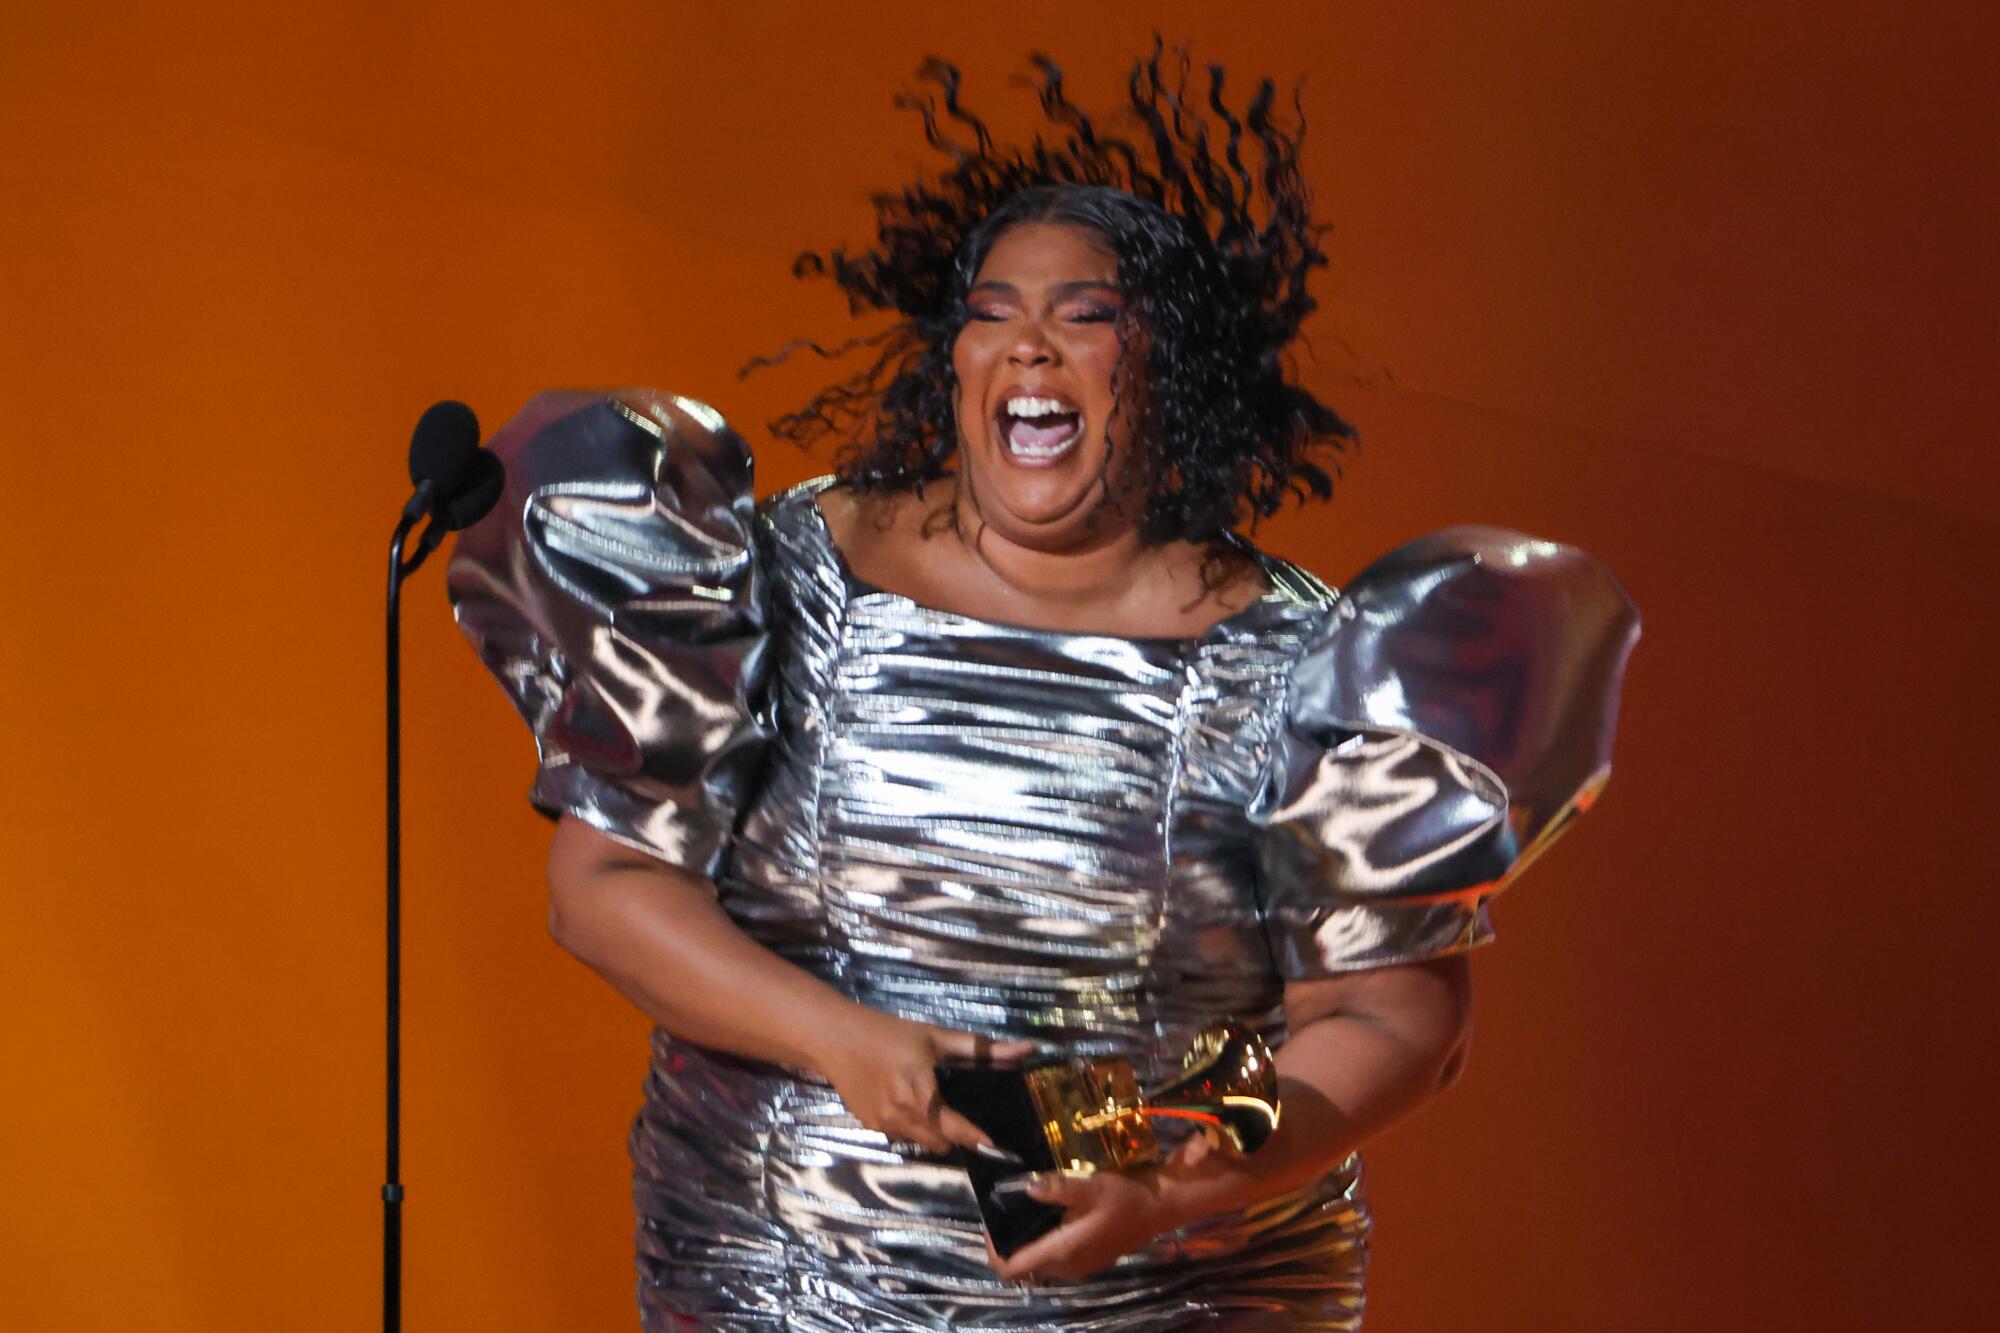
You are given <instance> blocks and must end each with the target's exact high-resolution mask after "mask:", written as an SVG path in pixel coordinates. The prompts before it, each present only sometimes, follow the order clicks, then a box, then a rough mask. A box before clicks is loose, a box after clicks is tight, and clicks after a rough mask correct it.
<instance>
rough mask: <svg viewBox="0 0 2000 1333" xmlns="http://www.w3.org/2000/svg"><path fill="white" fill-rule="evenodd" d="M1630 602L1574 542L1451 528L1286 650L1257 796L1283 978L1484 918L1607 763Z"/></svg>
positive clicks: (1376, 575)
mask: <svg viewBox="0 0 2000 1333" xmlns="http://www.w3.org/2000/svg"><path fill="white" fill-rule="evenodd" d="M1638 637H1639V618H1638V614H1637V613H1636V612H1635V611H1634V610H1633V608H1632V604H1631V602H1630V601H1629V600H1628V599H1627V598H1626V596H1625V593H1624V590H1623V589H1622V588H1620V587H1619V585H1618V582H1617V580H1616V579H1614V578H1612V576H1611V574H1610V572H1609V571H1607V570H1606V569H1605V568H1604V566H1603V565H1601V564H1599V563H1598V562H1597V561H1596V560H1594V559H1592V558H1591V557H1590V556H1588V555H1585V554H1584V553H1583V552H1581V551H1578V550H1576V549H1575V548H1573V547H1568V546H1561V545H1558V544H1556V543H1553V542H1543V541H1536V540H1534V539H1533V538H1530V537H1525V536H1522V535H1521V534H1520V533H1516V532H1508V531H1506V530H1504V529H1500V528H1482V527H1461V528H1451V529H1448V530H1446V531H1444V532H1440V533H1436V534H1434V535H1432V536H1429V537H1424V538H1420V539H1418V540H1417V541H1414V542H1411V543H1409V544H1408V545H1405V546H1402V547H1398V548H1397V549H1396V550H1394V551H1392V552H1390V553H1389V554H1388V555H1387V556H1384V557H1383V558H1382V559H1380V560H1378V561H1376V562H1375V563H1374V564H1373V565H1371V566H1369V567H1368V568H1367V569H1366V570H1364V571H1363V572H1362V573H1361V574H1360V575H1359V576H1358V577H1357V578H1356V579H1355V580H1354V582H1353V583H1352V584H1351V585H1350V586H1349V588H1348V589H1347V591H1346V595H1345V596H1344V597H1343V598H1341V599H1340V600H1339V601H1338V602H1337V603H1335V605H1334V606H1333V608H1332V611H1331V613H1330V614H1329V616H1328V619H1327V622H1326V624H1325V626H1324V627H1323V628H1322V630H1321V631H1320V632H1319V633H1318V635H1317V636H1316V637H1315V638H1314V639H1313V641H1312V642H1311V643H1310V644H1309V645H1308V647H1307V649H1306V651H1305V652H1304V653H1303V654H1302V655H1301V657H1300V658H1299V660H1298V662H1297V664H1296V666H1295V667H1294V669H1293V672H1292V675H1291V679H1290V685H1289V693H1288V697H1287V700H1286V706H1285V713H1284V720H1283V723H1282V725H1281V726H1280V727H1279V729H1278V732H1277V735H1276V737H1275V739H1274V743H1273V745H1272V749H1271V756H1270V762H1269V764H1268V765H1267V767H1266V769H1265V772H1264V774H1263V778H1262V781H1261V783H1260V785H1259V789H1258V794H1257V796H1256V798H1255V799H1254V801H1253V803H1252V806H1251V809H1250V815H1251V822H1252V824H1253V826H1254V829H1255V835H1254V836H1255V838H1256V851H1257V861H1258V882H1259V888H1260V892H1261V894H1262V897H1263V901H1262V907H1263V911H1264V916H1265V922H1266V928H1267V930H1268V932H1269V936H1270V940H1271V945H1272V950H1273V953H1274V956H1275V957H1276V959H1277V961H1278V965H1279V970H1280V972H1281V973H1282V974H1283V975H1284V976H1285V977H1286V978H1288V979H1306V978H1312V977H1319V976H1326V975H1329V974H1331V973H1335V972H1340V971H1346V970H1351V969H1356V968H1365V967H1379V966H1385V965H1388V964H1392V963H1402V962H1410V961H1414V960H1416V959H1421V958H1429V957H1434V956H1437V955H1440V954H1448V953H1455V952H1459V951H1461V950H1464V949H1469V948H1471V947H1473V946H1474V945H1476V944H1479V943H1482V942H1483V941H1484V940H1486V939H1487V938H1489V937H1490V936H1491V935H1492V925H1491V923H1490V921H1489V920H1488V917H1487V910H1486V904H1487V902H1488V900H1489V899H1490V898H1492V896H1493V895H1494V894H1496V893H1498V892H1499V891H1500V890H1501V889H1502V888H1504V887H1505V886H1506V885H1507V884H1508V883H1509V882H1510V881H1511V880H1512V879H1513V878H1514V877H1515V876H1516V875H1518V874H1520V872H1521V871H1522V870H1523V869H1525V868H1526V866H1527V865H1528V863H1529V862H1530V861H1532V860H1533V859H1534V858H1535V857H1536V856H1537V855H1539V854H1540V853H1541V852H1542V851H1543V850H1544V849H1546V848H1547V847H1548V845H1549V843H1550V842H1552V841H1553V840H1554V839H1555V838H1556V836H1557V835H1558V834H1560V833H1561V832H1562V831H1563V829H1564V828H1566V827H1567V826H1568V824H1569V822H1570V820H1571V819H1572V818H1573V817H1574V816H1576V815H1577V814H1579V813H1580V812H1582V811H1584V810H1586V809H1588V808H1589V806H1590V804H1591V802H1592V801H1593V800H1595V799H1596V796H1597V794H1598V792H1599V791H1600V790H1601V789H1602V788H1603V786H1604V783H1605V780H1606V779H1607V778H1608V777H1609V776H1610V773H1611V739H1612V732H1613V730H1614V728H1615V725H1616V722H1617V716H1618V690H1619V683H1620V680H1621V678H1622V676H1623V673H1624V668H1625V659H1626V656H1627V654H1628V653H1629V652H1630V651H1631V648H1632V645H1633V644H1634V643H1635V642H1636V641H1637V639H1638Z"/></svg>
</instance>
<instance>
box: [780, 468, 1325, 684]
mask: <svg viewBox="0 0 2000 1333" xmlns="http://www.w3.org/2000/svg"><path fill="white" fill-rule="evenodd" d="M838 484H839V478H837V477H835V476H833V475H832V474H830V473H829V474H827V475H826V476H821V477H814V478H812V479H811V480H810V481H803V482H800V483H799V484H798V485H796V486H794V487H792V488H790V489H789V490H787V491H785V492H784V493H783V494H781V495H779V496H778V497H777V502H780V503H782V502H785V501H791V502H793V503H802V504H804V506H805V507H806V508H807V509H808V510H810V511H811V512H812V521H813V531H814V535H815V536H816V537H817V538H818V540H819V544H820V546H821V548H822V549H823V550H824V551H825V552H826V554H827V557H828V559H829V560H830V562H831V563H832V565H833V567H834V569H835V571H836V572H837V573H838V574H839V575H840V579H841V583H842V584H843V585H844V587H845V589H846V593H847V600H848V601H852V600H854V598H855V597H857V596H863V597H867V596H874V597H883V598H887V599H889V600H891V601H894V602H897V603H900V604H902V605H903V606H906V607H908V608H910V609H911V610H913V611H918V612H921V613H923V614H924V615H927V616H941V617H944V618H946V619H949V620H953V621H957V622H959V623H960V624H964V625H970V626H978V627H982V628H986V629H991V630H995V631H999V632H1002V633H1007V634H1016V635H1021V636H1025V637H1031V638H1037V639H1045V640H1051V641H1063V640H1080V639H1098V640H1102V641H1106V642H1111V643H1130V644H1142V645H1150V646H1154V647H1160V648H1173V649H1179V650H1182V651H1186V650H1190V649H1193V648H1197V647H1200V646H1201V645H1203V644H1206V643H1208V642H1209V641H1210V640H1212V639H1215V638H1217V637H1218V636H1222V635H1225V634H1226V633H1227V632H1228V631H1229V630H1231V629H1232V628H1233V627H1234V626H1235V625H1236V623H1237V622H1238V621H1242V620H1248V619H1252V618H1261V617H1262V616H1264V615H1267V614H1269V613H1270V612H1271V611H1272V610H1274V609H1277V608H1280V607H1304V606H1306V605H1308V604H1309V603H1308V599H1307V598H1305V597H1303V596H1301V595H1300V590H1299V589H1298V588H1297V587H1295V586H1294V585H1295V584H1296V583H1298V582H1299V581H1300V580H1299V579H1298V578H1296V577H1295V576H1296V575H1303V574H1305V571H1303V570H1300V569H1298V568H1297V566H1294V565H1292V564H1291V563H1290V562H1289V561H1284V560H1280V559H1279V558H1278V557H1276V556H1273V555H1270V554H1267V553H1266V552H1264V551H1262V550H1260V549H1258V547H1257V546H1256V545H1255V544H1254V543H1252V542H1250V541H1249V540H1248V539H1246V538H1244V537H1243V536H1241V535H1240V534H1238V533H1235V532H1231V533H1229V534H1228V540H1229V542H1230V543H1231V545H1233V546H1234V547H1235V548H1236V549H1237V550H1238V551H1240V552H1242V553H1243V554H1244V555H1246V556H1248V557H1250V559H1252V560H1253V561H1255V562H1256V564H1257V572H1258V573H1259V574H1261V575H1262V576H1263V578H1264V582H1265V588H1264V591H1263V592H1262V593H1260V594H1259V595H1258V596H1257V597H1256V598H1255V599H1254V600H1252V601H1250V602H1249V603H1247V604H1245V605H1244V606H1242V607H1240V608H1239V609H1237V610H1235V611H1232V612H1230V613H1229V614H1228V615H1226V616H1224V617H1222V618H1221V619H1220V620H1217V621H1215V622H1214V623H1213V624H1211V625H1209V627H1208V628H1207V629H1205V630H1203V631H1202V632H1201V633H1199V634H1188V635H1180V634H1114V633H1110V632H1109V631H1105V630H1065V629H1053V628H1049V627H1045V626H1040V625H1024V624H1021V623H1019V622H1018V621H1010V620H988V619H985V618H983V617H981V616H974V615H968V614H966V613H965V612H963V611H952V610H949V609H947V608H945V607H942V606H933V605H931V604H930V603H928V602H923V601H919V600H918V599H917V598H915V597H912V596H910V595H909V594H908V593H903V592H897V591H896V590H895V589H893V588H885V587H883V586H882V585H881V584H879V583H875V582H873V581H871V580H869V579H865V578H863V577H861V575H859V574H857V573H856V572H855V571H854V567H853V566H852V565H850V564H848V562H847V555H846V553H845V552H843V551H842V550H841V549H840V545H839V543H837V542H835V541H834V539H833V525H832V524H831V523H829V522H828V521H827V517H826V511H825V510H824V509H822V508H821V507H820V503H819V497H820V496H821V494H823V493H824V492H826V491H830V490H832V489H833V488H834V487H835V486H836V485H838ZM1305 581H1306V582H1308V583H1309V584H1318V583H1319V580H1318V579H1316V578H1313V577H1312V576H1311V575H1305ZM1321 586H1322V588H1323V585H1321ZM1315 591H1320V589H1315ZM1325 591H1327V592H1330V591H1331V590H1330V589H1326V590H1325Z"/></svg>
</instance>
